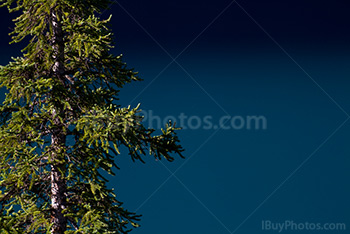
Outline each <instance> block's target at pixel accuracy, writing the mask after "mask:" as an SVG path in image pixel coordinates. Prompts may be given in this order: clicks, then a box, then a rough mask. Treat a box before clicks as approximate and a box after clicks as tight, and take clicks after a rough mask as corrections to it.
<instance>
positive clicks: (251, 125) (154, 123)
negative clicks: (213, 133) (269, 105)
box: [140, 110, 267, 130]
mask: <svg viewBox="0 0 350 234" xmlns="http://www.w3.org/2000/svg"><path fill="white" fill-rule="evenodd" d="M140 115H141V116H143V120H142V122H143V123H144V124H145V126H147V127H149V128H154V129H160V128H163V127H164V126H165V124H167V123H169V122H172V123H176V126H177V127H180V128H182V129H184V130H186V129H189V130H198V129H202V130H217V129H220V130H266V129H267V118H266V117H265V116H263V115H246V116H243V115H234V116H229V115H224V116H221V117H219V118H217V117H216V118H215V117H213V116H211V115H206V116H199V115H186V114H185V113H180V114H178V115H177V116H174V115H168V116H165V117H161V116H159V115H156V114H155V113H153V111H152V110H149V111H145V110H142V111H141V112H140Z"/></svg>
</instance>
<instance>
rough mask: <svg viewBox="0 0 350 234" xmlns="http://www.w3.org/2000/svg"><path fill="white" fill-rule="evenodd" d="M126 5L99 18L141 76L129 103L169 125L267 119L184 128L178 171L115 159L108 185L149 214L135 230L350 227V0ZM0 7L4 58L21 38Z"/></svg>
mask: <svg viewBox="0 0 350 234" xmlns="http://www.w3.org/2000/svg"><path fill="white" fill-rule="evenodd" d="M118 3H119V4H117V3H116V4H114V5H113V6H111V10H109V11H107V12H105V13H104V15H103V17H107V16H108V15H109V13H112V14H113V18H112V25H113V30H114V32H115V36H116V48H115V49H114V50H113V53H116V54H119V53H123V54H124V60H125V61H126V62H127V63H128V64H129V66H130V67H134V68H135V70H137V71H139V72H140V76H141V77H142V78H143V79H144V81H143V82H139V83H134V84H130V85H127V86H126V87H125V88H124V89H123V90H122V92H121V96H120V98H121V100H120V102H121V104H122V105H129V104H130V105H132V106H136V105H137V103H141V104H142V105H141V107H142V109H144V110H152V111H153V113H154V114H155V115H159V116H160V117H162V118H165V117H166V116H168V115H172V116H175V117H176V116H179V115H180V113H185V114H186V115H187V116H199V117H204V116H206V115H211V116H213V118H214V119H215V120H218V119H219V118H220V117H222V116H225V115H227V113H228V114H229V115H232V116H235V115H241V116H247V115H263V116H265V117H266V118H267V123H268V124H267V129H266V130H247V129H241V130H234V129H231V130H219V131H215V130H203V129H197V130H190V129H186V130H182V131H181V132H180V133H179V135H180V138H181V140H182V144H183V146H184V147H185V148H186V152H185V156H186V159H180V158H177V159H176V160H175V161H174V162H173V163H168V162H165V161H164V160H162V161H161V162H159V161H154V160H152V158H150V157H148V158H147V159H146V165H144V164H142V163H139V162H137V163H133V162H132V161H131V160H130V158H129V157H128V156H127V155H126V154H122V155H120V156H118V158H117V164H118V165H119V166H120V167H121V170H119V171H117V176H116V177H115V178H113V179H112V180H111V182H110V185H111V186H113V187H115V188H116V191H117V195H118V197H119V199H120V200H122V201H124V202H125V207H127V208H128V209H129V210H131V211H137V212H138V213H140V214H142V215H143V218H142V221H141V227H140V228H138V229H136V230H135V231H133V232H132V233H135V234H137V233H139V234H141V233H152V234H165V233H166V234H173V233H174V234H175V233H176V234H178V233H184V234H193V233H201V234H213V233H222V234H225V233H226V234H227V233H237V234H238V233H240V234H241V233H242V234H256V233H276V232H277V231H266V230H265V231H264V230H262V227H261V223H262V220H271V221H272V222H284V221H285V220H293V221H294V222H297V223H298V222H300V223H305V222H309V223H310V222H314V223H332V222H337V223H345V224H346V225H347V229H349V228H350V215H349V211H350V201H349V197H350V190H349V186H350V185H349V179H350V159H349V153H350V146H349V137H350V134H349V129H350V123H349V121H347V120H348V115H347V113H350V102H349V98H350V92H349V91H350V90H349V88H350V81H349V75H350V66H349V62H350V57H349V52H350V44H349V39H350V30H349V26H350V15H349V14H348V11H349V7H350V2H348V1H344V0H335V1H332V2H330V1H313V0H311V1H301V0H296V1H291V0H285V1H277V0H270V1H257V0H252V1H239V2H238V3H239V5H240V6H241V8H240V7H239V6H238V5H237V4H236V3H232V4H231V5H229V4H230V3H231V2H230V1H229V0H225V1H224V0H218V1H199V0H188V1H184V0H179V1H159V0H157V1H156V0H152V1H130V0H129V1H126V0H122V1H119V2H118ZM227 7H228V8H227ZM225 8H227V9H226V10H225V11H223V10H224V9H225ZM242 8H243V9H244V10H245V11H246V12H247V13H248V14H249V15H250V16H251V17H252V18H253V19H254V20H255V21H256V22H257V23H258V24H259V25H260V26H261V27H262V28H260V27H259V26H258V25H257V24H256V23H255V22H254V20H252V19H251V18H250V17H249V16H248V15H247V14H246V13H245V12H244V10H242ZM126 11H127V12H128V13H127V12H126ZM0 13H1V22H2V24H1V29H0V31H1V44H0V46H1V51H2V53H1V56H0V63H1V64H6V63H7V62H8V61H9V58H10V57H11V56H16V55H19V54H20V53H19V49H20V48H22V47H23V44H22V45H11V46H8V42H9V37H8V36H7V33H8V32H9V29H8V28H9V27H12V23H11V21H10V18H11V17H12V16H10V15H9V14H8V13H7V12H6V9H0ZM219 15H220V16H219ZM131 16H132V17H131ZM218 16H219V17H218ZM133 18H134V19H135V20H136V21H137V22H138V23H136V22H135V20H134V19H133ZM214 19H215V20H214ZM213 20H214V21H213ZM140 25H141V26H142V27H143V29H145V30H146V31H147V32H145V31H144V30H143V29H142V27H140ZM208 25H210V26H209V27H207V26H208ZM262 29H264V30H265V32H264V30H262ZM266 33H268V34H269V35H270V36H268V35H267V34H266ZM198 35H199V37H198V38H197V36H198ZM152 37H153V39H154V40H153V39H152ZM195 38H196V39H195ZM194 39H195V40H194ZM191 42H193V43H191ZM275 42H277V43H278V44H279V45H280V47H281V48H280V47H279V46H278V45H277V44H276V43H275ZM190 43H191V44H190ZM189 44H190V46H188V45H189ZM187 46H188V47H187ZM161 47H162V48H161ZM186 47H187V48H186ZM184 48H186V49H185V50H184ZM164 50H166V51H167V52H168V53H169V54H170V55H171V56H173V57H177V55H178V54H179V53H180V52H182V51H183V50H184V51H183V53H181V55H180V56H179V57H178V58H177V59H176V61H177V62H178V63H179V64H180V65H181V66H182V67H183V68H184V69H182V68H181V67H180V66H179V65H178V64H176V63H175V62H173V63H171V62H172V59H171V57H170V56H169V55H168V54H167V53H166V52H165V51H164ZM285 52H287V53H288V54H289V56H288V55H287V54H286V53H285ZM293 60H294V61H293ZM169 63H171V64H170V65H169V67H168V68H167V69H165V70H164V71H163V72H162V70H163V69H164V68H165V67H166V66H167V65H168V64H169ZM184 70H185V71H186V72H185V71H184ZM198 84H199V85H200V86H201V87H202V88H201V87H200V86H199V85H198ZM208 94H209V95H208ZM211 97H212V98H211ZM344 121H346V122H344ZM175 171H176V173H175V174H174V176H171V175H172V172H175ZM170 176H171V177H170ZM300 232H301V233H303V232H307V233H319V232H320V231H318V232H317V231H300ZM323 232H324V233H346V231H338V232H337V231H323ZM283 233H292V231H284V232H283Z"/></svg>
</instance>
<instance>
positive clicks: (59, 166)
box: [51, 10, 67, 234]
mask: <svg viewBox="0 0 350 234" xmlns="http://www.w3.org/2000/svg"><path fill="white" fill-rule="evenodd" d="M51 16H52V27H53V50H54V59H55V64H54V66H53V70H52V71H53V75H54V77H56V78H58V79H59V80H60V81H61V82H62V83H64V41H63V33H62V25H61V23H60V20H61V15H60V12H59V10H56V11H55V10H54V11H53V12H52V14H51ZM59 111H60V110H59V109H54V110H53V111H52V116H53V124H54V125H55V126H56V129H55V130H54V131H53V133H52V135H51V145H52V147H53V153H52V161H53V164H52V165H51V209H52V216H51V217H52V224H53V226H52V229H51V234H63V233H64V232H65V231H66V229H67V219H66V217H64V215H63V213H62V211H63V210H64V209H65V208H66V181H65V178H64V176H65V165H64V164H63V163H62V162H56V161H55V160H60V161H62V160H64V155H62V152H61V150H62V147H64V145H65V141H66V136H65V134H64V132H63V126H62V123H60V120H59V119H58V117H57V114H60V113H57V112H59Z"/></svg>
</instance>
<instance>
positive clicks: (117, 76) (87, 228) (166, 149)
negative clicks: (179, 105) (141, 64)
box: [0, 0, 183, 233]
mask: <svg viewBox="0 0 350 234" xmlns="http://www.w3.org/2000/svg"><path fill="white" fill-rule="evenodd" d="M0 3H2V4H3V6H7V7H8V8H9V10H10V11H11V12H12V11H20V12H23V14H21V15H20V16H19V17H18V18H17V19H16V20H15V22H16V27H15V29H14V32H13V42H20V41H22V40H23V39H24V38H29V39H30V42H29V44H28V46H27V47H26V48H25V49H24V50H23V56H22V57H19V58H13V61H12V62H11V63H10V64H8V65H7V66H4V67H0V87H6V88H7V90H8V93H7V94H6V99H5V101H4V102H3V104H2V105H1V106H0V113H1V114H0V233H50V232H51V233H126V232H127V231H128V230H129V229H130V228H131V227H132V226H137V224H136V223H135V222H136V221H138V219H139V216H137V215H136V214H134V213H132V212H129V211H127V210H126V209H124V208H123V207H122V203H121V202H120V201H118V200H117V199H116V196H115V194H114V192H113V190H111V189H108V188H107V187H106V182H107V181H106V179H104V178H103V176H102V175H101V174H100V173H101V170H104V171H107V172H108V173H110V174H113V171H112V169H113V168H117V165H116V164H115V161H114V157H115V155H116V154H119V148H120V147H126V148H127V149H128V150H129V155H130V156H131V158H132V159H133V160H141V161H142V156H143V155H145V154H146V153H150V154H151V155H153V156H154V157H156V158H158V159H161V158H162V157H164V158H165V159H167V160H169V161H172V160H173V157H172V156H171V154H172V153H175V154H178V155H180V156H181V152H182V151H183V149H182V147H181V146H180V145H179V144H178V138H177V136H176V133H175V131H176V130H177V129H176V128H175V126H173V125H168V126H166V127H165V129H164V130H163V132H162V134H161V135H154V134H153V133H154V130H153V129H146V128H145V127H144V126H143V125H142V123H141V121H142V117H141V116H140V115H139V114H138V112H139V110H138V107H136V108H134V109H132V108H130V107H128V108H121V107H120V106H118V104H117V102H116V101H117V100H118V98H117V95H118V92H119V90H120V89H121V88H122V87H123V85H124V84H126V83H130V82H132V81H137V80H140V79H139V78H138V77H137V74H136V73H135V72H134V71H133V70H131V69H128V68H127V67H126V64H125V63H123V62H122V60H121V56H114V55H111V54H110V53H109V49H110V48H111V47H112V33H111V32H110V30H109V28H108V23H109V19H107V20H101V19H99V18H98V17H97V16H96V15H97V14H98V13H99V12H100V11H101V10H103V9H106V8H107V6H108V4H109V3H110V2H109V1H106V0H35V1H34V0H18V1H14V0H0ZM53 16H56V17H57V22H58V23H59V24H58V26H57V25H56V26H55V22H56V21H55V17H53ZM52 168H55V169H57V175H61V176H62V177H60V178H59V182H60V183H64V184H62V189H63V190H62V191H64V193H62V194H60V195H61V196H62V199H64V209H63V211H62V213H63V214H64V217H65V220H66V221H65V222H63V223H65V226H66V227H64V228H63V227H62V229H60V230H61V231H55V230H56V229H55V228H54V227H53V226H54V223H53V222H52V220H53V218H54V217H53V216H55V215H57V214H56V213H55V212H54V209H53V207H52V192H51V191H52V176H53V175H54V174H53V169H52ZM57 230H58V229H57Z"/></svg>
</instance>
